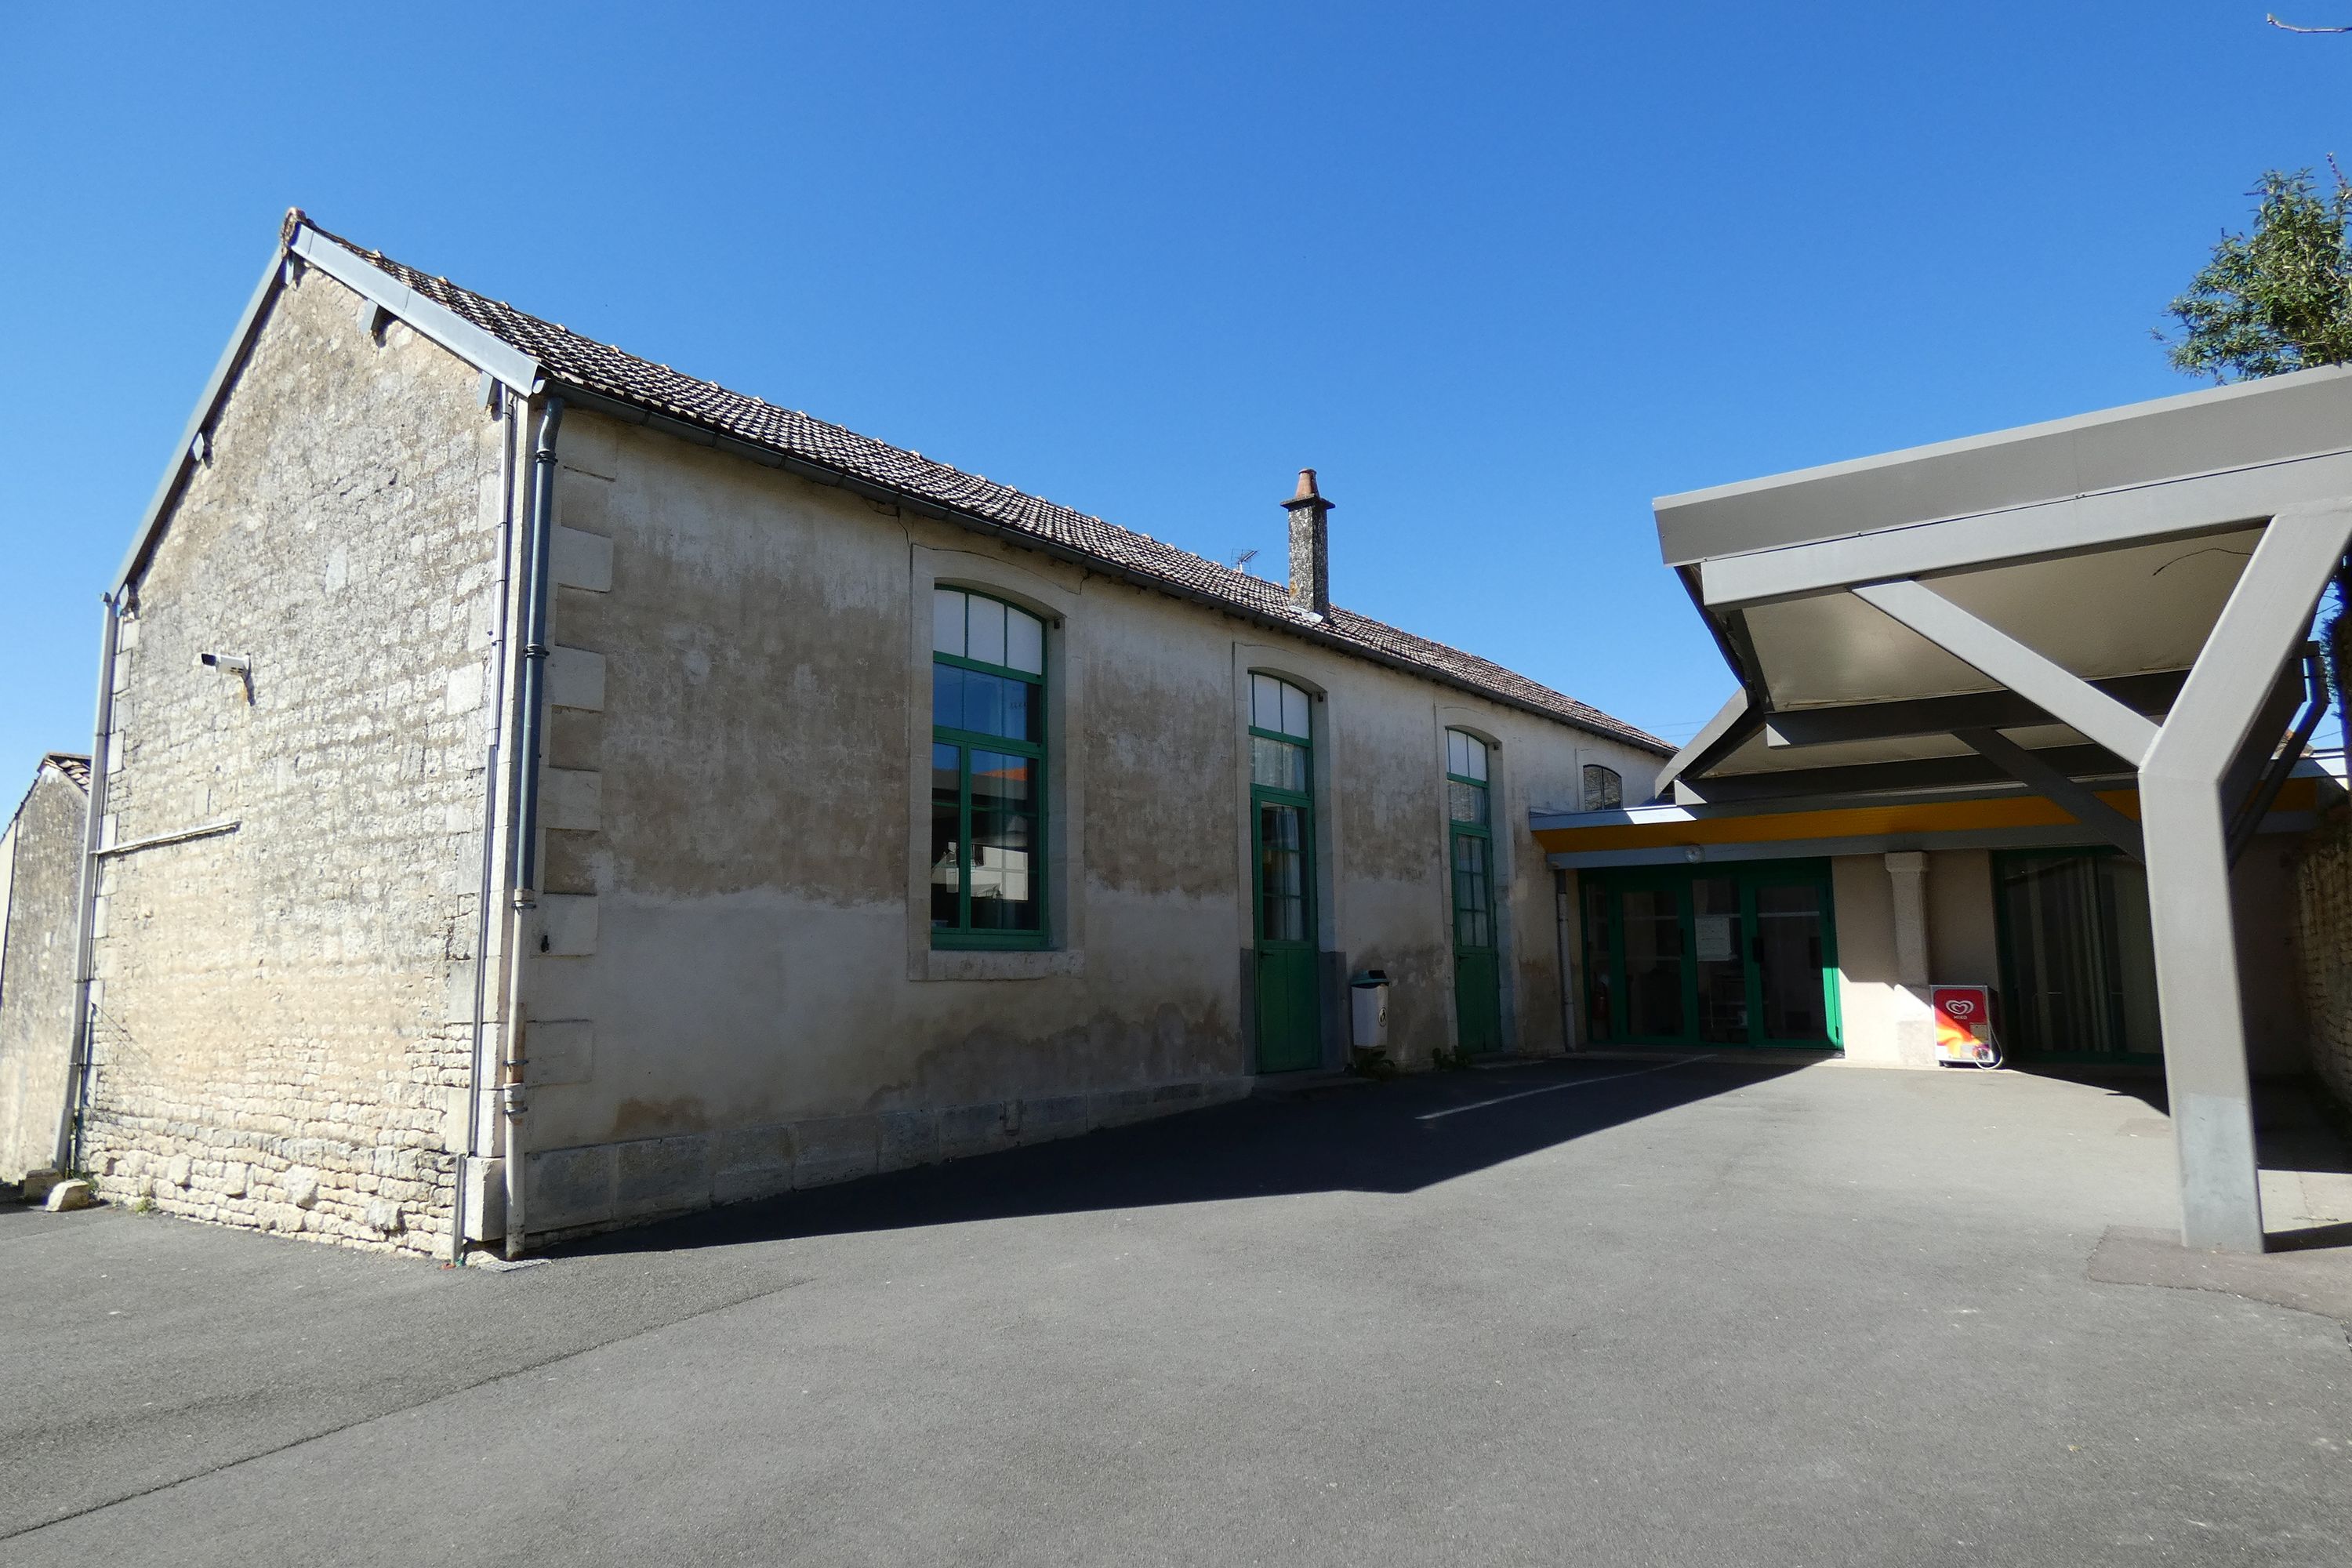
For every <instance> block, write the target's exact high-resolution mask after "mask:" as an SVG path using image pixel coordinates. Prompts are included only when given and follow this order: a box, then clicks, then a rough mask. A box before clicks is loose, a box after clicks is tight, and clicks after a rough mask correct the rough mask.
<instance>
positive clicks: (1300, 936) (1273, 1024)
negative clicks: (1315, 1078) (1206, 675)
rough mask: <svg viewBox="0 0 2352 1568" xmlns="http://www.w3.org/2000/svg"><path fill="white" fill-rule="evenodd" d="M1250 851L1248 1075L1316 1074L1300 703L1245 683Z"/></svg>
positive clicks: (1319, 1013) (1268, 682)
mask: <svg viewBox="0 0 2352 1568" xmlns="http://www.w3.org/2000/svg"><path fill="white" fill-rule="evenodd" d="M1250 679H1251V688H1252V701H1251V722H1250V847H1251V851H1252V855H1251V858H1252V861H1253V862H1254V864H1255V867H1256V870H1257V889H1256V900H1255V902H1256V919H1255V925H1256V935H1257V953H1256V963H1257V971H1256V993H1257V1019H1256V1023H1257V1070H1258V1071H1260V1072H1297V1071H1298V1070H1300V1069H1301V1068H1316V1067H1320V1066H1322V1065H1323V1005H1322V995H1321V983H1320V977H1319V976H1318V973H1316V972H1317V969H1318V963H1317V951H1316V926H1315V805H1314V798H1313V791H1312V780H1313V757H1312V753H1311V752H1310V749H1309V746H1308V742H1307V733H1308V722H1307V694H1306V693H1305V692H1303V691H1301V690H1299V689H1298V688H1297V687H1295V686H1292V685H1290V684H1289V683H1288V682H1286V681H1280V680H1276V679H1274V678H1273V677H1271V676H1266V675H1253V676H1252V677H1251V678H1250Z"/></svg>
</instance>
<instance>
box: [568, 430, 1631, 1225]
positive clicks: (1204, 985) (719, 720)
mask: <svg viewBox="0 0 2352 1568" xmlns="http://www.w3.org/2000/svg"><path fill="white" fill-rule="evenodd" d="M559 453H560V461H561V463H562V474H561V479H560V483H559V489H558V519H559V521H560V523H561V524H562V529H561V531H560V534H559V546H558V550H557V555H556V558H557V562H558V580H559V584H561V585H560V586H559V588H558V590H557V594H556V600H555V610H554V622H553V626H552V635H553V637H554V640H555V642H556V643H557V644H558V645H559V646H558V648H557V653H556V658H555V668H556V669H557V671H558V677H559V678H558V679H553V680H552V685H553V687H554V696H553V702H554V704H555V707H554V710H553V716H552V720H551V754H550V757H549V762H550V763H551V767H550V769H549V771H548V773H547V774H546V779H547V795H546V798H547V799H548V801H549V802H550V803H551V804H550V806H549V809H548V813H547V816H546V818H545V826H546V829H547V834H546V850H545V864H546V874H545V877H544V879H543V883H544V886H543V895H544V896H543V897H542V899H541V906H542V909H541V919H542V921H543V930H544V935H545V937H546V942H545V946H544V948H543V949H541V951H540V952H538V953H537V954H536V955H534V956H532V957H531V958H530V961H529V963H528V965H527V973H526V976H525V978H524V980H523V982H522V984H524V986H525V991H526V994H527V997H528V1005H529V1014H530V1020H531V1022H530V1026H529V1027H530V1032H529V1034H528V1036H527V1037H526V1041H525V1047H524V1052H523V1054H524V1056H525V1058H527V1062H528V1067H527V1069H526V1073H527V1079H528V1083H529V1092H528V1097H527V1102H528V1110H527V1111H526V1112H525V1118H526V1121H525V1133H524V1135H525V1138H526V1140H527V1143H528V1147H529V1148H530V1149H531V1150H534V1151H537V1153H535V1154H534V1155H533V1156H532V1157H531V1159H530V1162H529V1166H528V1169H527V1173H526V1176H525V1183H524V1188H523V1192H524V1196H525V1215H526V1217H525V1220H524V1224H525V1226H527V1227H528V1229H529V1230H530V1232H531V1233H532V1234H533V1235H534V1236H538V1235H543V1234H549V1233H553V1232H559V1231H563V1230H568V1229H573V1228H578V1227H583V1226H595V1225H601V1224H609V1223H614V1222H615V1221H618V1220H623V1219H627V1218H632V1217H637V1216H641V1215H648V1214H653V1213H659V1212H667V1211H670V1210H675V1209H682V1208H689V1207H693V1206H697V1205H700V1204H704V1203H709V1202H712V1201H719V1202H724V1201H728V1200H729V1199H730V1198H735V1197H742V1196H750V1195H755V1194H761V1193H767V1192H774V1191H779V1190H782V1189H783V1188H786V1187H790V1186H794V1185H808V1184H814V1183H818V1182H824V1181H831V1180H838V1179H842V1178H844V1177H847V1176H854V1175H857V1174H862V1173H866V1172H869V1171H873V1170H877V1169H887V1168H890V1167H893V1166H896V1165H902V1164H908V1163H918V1162H920V1161H924V1160H929V1159H935V1158H940V1157H946V1156H950V1155H955V1154H960V1153H969V1152H979V1151H982V1150H984V1149H989V1148H995V1147H1001V1146H1003V1145H1004V1144H1006V1143H1009V1142H1019V1141H1022V1140H1025V1139H1030V1138H1034V1137H1039V1136H1055V1135H1059V1134H1062V1133H1066V1132H1076V1131H1085V1130H1086V1129H1087V1128H1089V1127H1092V1126H1097V1125H1103V1124H1106V1123H1109V1122H1114V1121H1126V1120H1131V1119H1133V1118H1135V1117H1138V1116H1144V1115H1151V1114H1157V1113H1159V1112H1161V1111H1164V1110H1181V1109H1184V1108H1186V1107H1188V1106H1192V1105H1196V1104H1200V1103H1203V1102H1205V1101H1207V1100H1214V1099H1217V1098H1222V1097H1226V1096H1231V1095H1234V1094H1237V1093H1239V1092H1242V1091H1243V1089H1244V1088H1245V1086H1246V1083H1247V1081H1248V1078H1249V1075H1250V1074H1251V1072H1252V1070H1253V1062H1252V1051H1251V1044H1250V1035H1251V1029H1252V1024H1251V1018H1250V1010H1249V999H1248V978H1247V976H1248V964H1249V953H1250V948H1251V942H1252V937H1251V919H1252V910H1251V905H1250V902H1249V898H1248V889H1249V879H1250V870H1249V866H1248V855H1249V850H1248V824H1249V816H1248V807H1247V801H1248V783H1247V774H1246V754H1245V748H1244V739H1245V726H1246V722H1247V718H1246V691H1247V678H1248V675H1249V673H1250V671H1252V670H1254V669H1264V670H1268V671H1272V672H1274V673H1277V674H1280V675H1283V676H1285V677H1286V678H1287V679H1292V680H1294V681H1296V682H1297V683H1298V684H1300V685H1302V686H1305V687H1307V689H1309V690H1310V691H1312V692H1314V693H1315V694H1316V696H1317V698H1318V700H1317V701H1316V703H1315V704H1314V708H1315V719H1314V722H1315V726H1316V750H1315V765H1316V773H1317V779H1318V834H1319V842H1318V917H1319V922H1320V928H1321V929H1320V941H1321V945H1322V947H1323V948H1324V950H1325V958H1324V967H1325V972H1326V974H1325V984H1326V1004H1327V1005H1326V1018H1327V1034H1326V1059H1327V1060H1330V1061H1334V1062H1336V1061H1338V1060H1339V1059H1341V1057H1340V1052H1341V1051H1342V1050H1343V1049H1344V1046H1345V1007H1346V1001H1347V999H1346V996H1345V992H1344V982H1345V979H1346V976H1347V975H1348V974H1349V973H1352V972H1355V971H1359V970H1362V969H1365V968H1370V967H1380V968H1383V969H1385V970H1386V971H1387V972H1388V973H1389V974H1390V975H1391V978H1392V980H1393V981H1394V983H1395V990H1394V994H1393V1010H1392V1013H1391V1047H1392V1054H1394V1055H1395V1056H1397V1057H1398V1058H1401V1059H1402V1060H1403V1061H1405V1062H1406V1063H1408V1064H1419V1063H1426V1062H1427V1061H1428V1060H1429V1059H1430V1058H1431V1055H1432V1053H1433V1051H1434V1050H1435V1049H1436V1048H1438V1047H1443V1046H1445V1045H1447V1044H1448V1043H1450V1041H1451V1040H1452V1038H1453V1034H1452V1031H1453V1004H1452V990H1451V984H1452V981H1451V974H1452V949H1451V942H1450V926H1449V921H1450V903H1449V899H1450V892H1449V889H1448V884H1447V881H1446V862H1445V853H1446V845H1445V829H1444V790H1443V767H1444V761H1443V759H1444V727H1445V726H1446V725H1447V724H1450V723H1458V724H1461V725H1463V726H1464V727H1465V728H1470V729H1472V730H1474V731H1478V732H1480V733H1482V734H1483V735H1485V736H1486V738H1487V739H1489V740H1490V741H1492V742H1496V743H1497V751H1496V788H1495V792H1494V806H1495V818H1496V827H1497V832H1496V837H1497V841H1498V845H1499V847H1500V848H1501V849H1502V851H1503V855H1502V860H1503V870H1504V872H1505V874H1506V878H1507V880H1506V881H1505V882H1504V884H1503V886H1504V890H1505V894H1506V900H1505V901H1506V908H1505V909H1504V910H1503V914H1504V917H1505V919H1504V922H1503V923H1504V926H1505V929H1506V931H1507V944H1506V945H1507V952H1506V954H1505V957H1506V980H1507V984H1506V991H1507V1014H1508V1025H1509V1026H1510V1027H1511V1028H1512V1029H1513V1030H1514V1034H1513V1036H1512V1037H1513V1040H1514V1042H1515V1045H1516V1048H1517V1049H1519V1050H1521V1051H1528V1052H1541V1051H1550V1050H1557V1049H1559V1047H1560V1044H1561V1039H1560V1026H1559V995H1560V992H1559V976H1558V971H1557V962H1556V958H1555V952H1556V945H1555V941H1556V930H1555V925H1554V916H1553V907H1552V899H1551V883H1550V875H1549V871H1548V870H1547V869H1546V868H1544V866H1543V864H1542V857H1541V855H1540V853H1539V852H1538V849H1537V848H1536V847H1535V845H1534V843H1533V841H1532V839H1531V838H1530V837H1528V833H1527V831H1526V826H1525V824H1526V822H1527V814H1528V807H1529V806H1530V805H1542V806H1559V805H1572V804H1574V802H1575V800H1576V782H1577V772H1576V770H1577V767H1578V765H1579V763H1580V762H1581V761H1604V762H1608V763H1611V764H1612V765H1614V766H1617V767H1619V768H1620V770H1621V771H1622V772H1623V773H1625V775H1626V780H1627V784H1626V787H1627V790H1628V792H1629V795H1630V793H1631V792H1633V791H1635V790H1637V789H1639V788H1642V787H1643V785H1644V784H1645V783H1646V780H1647V779H1648V778H1649V777H1650V776H1651V775H1652V774H1653V773H1654V770H1655V767H1656V764H1657V759H1655V758H1654V757H1653V756H1650V755H1649V754H1648V753H1645V752H1639V751H1636V750H1634V749H1633V748H1631V747H1622V746H1616V745H1613V744H1612V742H1605V741H1601V740H1599V739H1597V738H1596V737H1593V736H1591V735H1589V734H1584V733H1582V732H1580V731H1572V730H1570V729H1568V728H1567V727H1565V726H1561V725H1557V724H1553V723H1550V722H1549V721H1542V720H1538V719H1536V718H1533V717H1531V716H1528V715H1525V714H1522V713H1519V712H1517V711H1516V710H1509V709H1506V708H1502V707H1500V706H1498V705H1496V704H1493V703H1489V702H1486V701H1484V700H1480V699H1477V698H1475V697H1472V696H1469V695H1468V694H1465V693H1462V692H1459V691H1456V690H1454V689H1450V688H1446V687H1444V686H1441V685H1438V684H1436V683H1434V682H1431V681H1426V680H1422V679H1415V678H1412V677H1410V676H1406V675H1403V674H1400V673H1397V672H1393V671H1390V670H1387V669H1383V668H1379V667H1377V666H1374V665H1371V664H1370V663H1367V662H1365V661H1362V660H1359V659H1354V658H1348V657H1347V656H1345V655H1342V654H1339V653H1337V652H1335V651H1332V650H1329V649H1326V648H1322V647H1317V646H1315V645H1313V644H1310V643H1308V642H1307V641H1305V640H1304V639H1299V638H1292V637H1285V636H1284V635H1283V634H1282V633H1280V632H1278V631H1273V630H1269V629H1268V628H1265V627H1263V626H1257V625H1255V624H1254V623H1249V622H1244V621H1243V620H1241V619H1239V618H1237V617H1233V616H1224V615H1222V614H1220V613H1218V612H1217V611H1215V610H1213V609H1211V608H1206V607H1203V606H1201V605H1193V604H1189V603H1185V602H1181V601H1179V600H1176V599H1173V598H1171V597H1169V596H1167V595H1160V594H1155V593H1151V592H1149V591H1146V590H1142V589H1139V588H1136V587H1132V586H1129V585H1127V584H1122V583H1119V582H1118V581H1116V580H1114V579H1112V578H1108V577H1105V576H1102V575H1098V574H1091V573H1088V572H1087V571H1085V570H1082V569H1081V568H1079V567H1077V566H1075V565H1072V564H1069V563H1061V562H1056V561H1054V560H1051V559H1049V558H1047V557H1045V556H1044V555H1041V554H1038V553H1035V552H1027V551H1022V550H1018V549H1015V548H1013V547H1011V546H1007V545H1002V544H999V543H997V542H992V541H991V540H989V539H987V538H984V537H982V536H980V535H976V534H974V533H972V532H971V531H966V530H963V529H961V528H957V527H954V526H951V525H949V524H945V523H941V522H938V521H929V520H924V519H920V518H917V517H914V516H910V515H901V514H900V513H899V511H898V510H897V509H896V508H894V507H892V506H889V505H887V504H885V503H879V502H870V501H867V500H862V499H860V498H858V497H856V496H855V495H853V494H849V493H847V492H845V491H843V490H841V489H833V488H827V487H824V486H822V485H819V484H815V483H813V482H810V481H807V480H803V479H798V478H795V477H793V476H791V475H788V474H784V473H782V472H780V471H778V470H775V469H772V468H764V467H761V466H760V465H758V464H756V463H753V462H750V461H747V460H745V459H743V458H739V457H735V456H731V455H729V454H726V453H722V452H716V451H712V450H709V449H706V448H702V447H695V446H692V445H689V444H687V443H683V442H679V441H677V440H675V439H673V438H671V437H667V436H665V435H662V434H660V433H657V432H654V431H649V430H646V429H644V428H642V427H639V426H631V425H627V424H624V423H621V422H618V421H615V420H612V419H609V418H605V417H603V416H599V415H596V414H593V413H590V412H587V411H585V410H578V409H575V410H573V411H572V412H571V413H569V414H567V416H566V419H565V423H564V426H563V431H562V441H561V444H560V448H559ZM1336 551H1337V553H1338V556H1339V562H1340V565H1341V574H1342V576H1343V577H1344V567H1345V561H1346V549H1345V543H1344V536H1343V537H1342V539H1341V541H1339V542H1338V544H1337V545H1336ZM935 584H957V585H963V586H969V587H975V588H978V589H980V590H982V591H984V592H988V593H992V594H995V595H999V596H1001V597H1004V598H1007V599H1010V600H1013V602H1015V603H1018V604H1021V605H1024V606H1026V607H1029V608H1031V609H1033V610H1034V611H1036V612H1037V613H1039V614H1041V615H1043V616H1046V617H1047V619H1048V621H1049V626H1050V630H1049V634H1048V661H1049V662H1048V675H1049V697H1048V702H1049V725H1048V781H1049V782H1048V790H1049V800H1050V803H1051V806H1052V809H1051V812H1050V815H1049V828H1048V835H1047V840H1048V842H1047V870H1046V876H1047V885H1048V905H1049V919H1050V921H1051V927H1052V940H1051V942H1049V944H1048V951H1046V952H1020V953H970V952H933V951H931V948H930V943H929V930H928V912H927V910H926V907H925V905H924V901H923V900H924V891H923V890H924V887H925V882H926V879H927V876H928V860H929V840H928V826H927V821H928V812H929V805H928V795H927V794H926V793H925V792H926V791H927V789H928V760H927V759H928V744H929V723H930V719H929V689H930V688H929V681H930V654H929V617H930V599H931V591H932V588H933V586H934V585H935ZM567 665H568V668H569V669H570V671H571V673H570V675H569V676H568V677H562V676H561V670H562V668H564V667H566V666H567Z"/></svg>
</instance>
